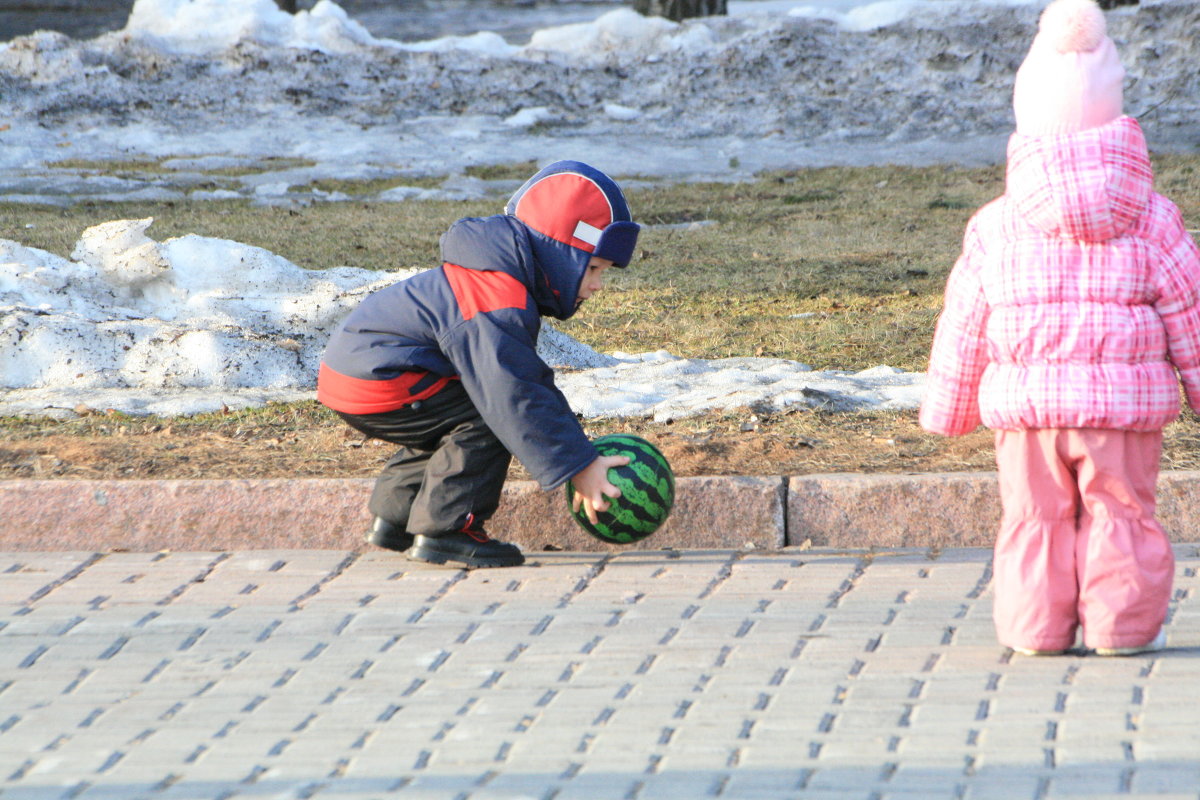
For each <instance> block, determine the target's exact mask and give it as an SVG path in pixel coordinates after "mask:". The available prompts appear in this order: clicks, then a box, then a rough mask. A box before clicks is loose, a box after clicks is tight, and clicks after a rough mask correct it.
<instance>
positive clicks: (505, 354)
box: [439, 309, 599, 489]
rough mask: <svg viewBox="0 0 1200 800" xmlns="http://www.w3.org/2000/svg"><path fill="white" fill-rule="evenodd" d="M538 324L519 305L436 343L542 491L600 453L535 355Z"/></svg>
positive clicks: (474, 321)
mask: <svg viewBox="0 0 1200 800" xmlns="http://www.w3.org/2000/svg"><path fill="white" fill-rule="evenodd" d="M540 323H541V320H540V317H538V315H537V314H536V312H532V311H526V310H521V309H503V310H499V311H492V312H486V313H480V314H476V315H475V316H473V317H472V318H471V319H469V320H466V321H463V322H461V323H460V324H458V325H456V326H454V327H453V328H451V329H450V330H448V331H447V332H446V333H444V334H443V335H442V337H441V340H440V341H439V346H440V347H441V349H442V352H443V353H445V354H446V356H447V357H448V358H449V359H450V361H451V362H452V363H453V364H454V365H455V366H456V367H457V368H458V371H459V376H460V377H461V378H462V384H463V388H464V389H466V391H467V394H468V395H469V396H470V398H471V400H472V402H474V403H475V407H476V408H478V409H479V413H480V415H481V416H482V417H483V419H484V421H485V422H486V423H487V424H488V427H490V428H491V429H492V431H493V432H494V433H495V434H496V436H497V438H499V439H500V441H501V442H503V443H504V446H505V447H507V448H508V450H509V452H511V453H512V454H513V455H514V456H516V457H517V459H518V460H519V461H520V462H521V463H522V464H523V465H524V466H525V468H526V469H527V470H529V473H530V474H531V475H532V476H533V477H534V479H535V480H536V481H537V482H538V483H539V484H540V485H541V486H542V488H543V489H554V488H557V487H559V486H561V485H562V484H564V483H566V482H567V480H569V479H570V478H571V477H572V476H574V475H575V474H576V473H578V472H579V471H580V470H582V469H583V468H584V467H586V466H587V465H588V464H590V463H591V462H592V461H593V460H594V459H595V458H596V456H597V455H599V454H598V453H597V451H596V448H595V446H594V445H593V444H592V443H591V442H590V441H589V440H588V438H587V435H586V434H585V433H584V431H583V427H582V426H581V425H580V424H579V420H578V419H576V417H575V413H574V412H573V411H572V410H571V406H570V404H569V403H568V402H567V398H566V397H564V396H563V394H562V392H560V391H559V390H558V387H556V386H555V385H554V370H552V369H551V368H550V367H549V366H547V364H546V363H545V362H544V361H542V359H541V358H540V357H539V356H538V354H537V338H536V337H537V331H538V330H539V327H540Z"/></svg>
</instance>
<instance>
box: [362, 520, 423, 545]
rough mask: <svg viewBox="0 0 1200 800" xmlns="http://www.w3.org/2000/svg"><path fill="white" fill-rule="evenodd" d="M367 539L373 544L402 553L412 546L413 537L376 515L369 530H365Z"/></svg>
mask: <svg viewBox="0 0 1200 800" xmlns="http://www.w3.org/2000/svg"><path fill="white" fill-rule="evenodd" d="M367 541H368V542H370V543H371V544H373V545H378V546H379V547H386V548H387V549H388V550H395V551H396V552H397V553H403V552H404V551H405V550H407V549H408V548H410V547H412V543H413V537H412V534H411V533H406V532H405V530H404V528H401V527H400V526H399V525H393V524H392V523H390V522H388V521H387V520H386V519H383V518H382V517H376V518H375V522H374V523H373V524H372V525H371V530H369V531H367Z"/></svg>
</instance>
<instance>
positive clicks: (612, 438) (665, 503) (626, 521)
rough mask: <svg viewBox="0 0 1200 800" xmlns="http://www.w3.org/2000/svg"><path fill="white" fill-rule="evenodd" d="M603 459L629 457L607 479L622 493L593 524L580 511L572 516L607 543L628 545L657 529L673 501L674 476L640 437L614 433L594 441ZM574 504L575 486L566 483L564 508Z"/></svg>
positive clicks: (568, 482) (661, 455)
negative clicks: (626, 461)
mask: <svg viewBox="0 0 1200 800" xmlns="http://www.w3.org/2000/svg"><path fill="white" fill-rule="evenodd" d="M593 444H594V445H596V449H597V450H599V451H600V455H602V456H628V457H629V463H628V464H627V465H626V466H623V467H610V468H609V470H608V480H609V483H611V484H612V485H613V486H616V487H617V488H618V489H620V490H621V496H620V497H617V498H609V503H610V505H609V508H608V510H607V511H598V512H597V517H598V519H597V521H596V524H594V525H593V524H592V522H591V520H589V519H588V518H587V514H586V513H584V511H583V509H582V508H580V509H579V510H578V511H572V512H571V516H572V517H574V518H575V521H576V522H578V523H579V526H580V527H581V528H583V529H584V530H585V531H587V532H588V533H590V534H591V535H592V536H595V537H596V538H597V539H599V540H600V541H602V542H607V543H608V544H630V543H632V542H636V541H638V540H640V539H645V538H646V537H647V536H649V535H650V534H652V533H654V532H655V531H656V530H658V528H659V526H660V525H662V524H663V522H664V521H665V520H666V519H667V515H668V514H670V513H671V505H672V504H673V503H674V502H675V474H674V473H673V472H672V471H671V465H670V464H669V463H667V459H666V456H664V455H663V454H662V452H661V451H660V450H659V449H658V448H657V447H655V446H654V445H652V444H650V443H649V442H647V441H646V440H645V439H643V438H642V437H640V436H634V435H633V434H628V433H614V434H610V435H608V436H601V437H600V438H598V439H596V440H595V441H594V442H593ZM574 501H575V487H574V486H573V485H572V484H571V482H570V481H567V509H568V510H569V509H570V508H571V506H572V505H573V504H574Z"/></svg>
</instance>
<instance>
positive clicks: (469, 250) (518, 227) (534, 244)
mask: <svg viewBox="0 0 1200 800" xmlns="http://www.w3.org/2000/svg"><path fill="white" fill-rule="evenodd" d="M504 211H505V213H504V215H502V216H496V217H484V218H468V219H463V220H459V221H458V222H456V223H455V224H454V225H453V226H452V227H451V228H450V230H449V231H447V232H446V233H445V234H444V235H443V236H442V258H443V259H445V260H446V261H449V262H450V263H452V264H458V265H459V266H460V267H467V268H468V269H482V270H499V271H502V272H506V273H509V274H511V275H512V276H513V277H514V278H516V279H517V280H519V281H521V283H523V284H524V285H525V286H526V287H527V288H528V289H529V290H530V292H531V293H532V294H533V298H534V300H535V302H536V303H537V306H538V312H539V313H540V314H542V315H543V316H552V317H556V318H558V319H567V318H568V317H570V316H571V315H572V314H574V313H575V307H576V299H577V298H578V297H579V288H580V286H581V285H582V284H583V276H584V274H585V273H586V272H587V266H588V263H589V262H590V261H591V260H592V256H593V255H595V256H598V257H601V258H606V259H608V260H610V261H612V262H613V263H614V264H615V265H617V266H619V267H624V266H625V265H627V264H628V263H629V261H630V259H631V258H632V256H633V251H634V248H635V247H636V245H637V239H638V233H639V231H640V227H639V226H638V225H637V223H635V222H633V220H632V217H631V216H630V213H629V204H628V203H627V202H626V201H625V195H624V194H623V193H622V192H621V189H620V187H618V186H617V184H616V183H615V182H614V181H613V179H612V178H610V177H608V176H607V175H605V174H604V173H603V172H601V171H600V170H598V169H596V168H595V167H591V166H588V165H587V164H584V163H582V162H580V161H555V162H554V163H552V164H550V165H548V166H546V167H544V168H542V169H541V170H539V171H538V173H537V174H536V175H534V176H533V177H532V178H530V179H529V180H528V181H526V182H525V184H524V185H523V186H521V188H520V189H518V190H517V191H516V193H515V194H513V196H512V197H511V198H509V201H508V203H507V204H506V205H505V207H504Z"/></svg>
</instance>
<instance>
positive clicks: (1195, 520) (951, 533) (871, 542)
mask: <svg viewBox="0 0 1200 800" xmlns="http://www.w3.org/2000/svg"><path fill="white" fill-rule="evenodd" d="M1198 511H1200V472H1196V471H1178V472H1164V473H1162V474H1160V475H1159V479H1158V513H1157V517H1158V520H1159V522H1160V523H1161V524H1162V526H1163V528H1164V530H1166V532H1167V535H1168V536H1169V537H1170V538H1171V541H1174V542H1194V541H1197V540H1200V513H1197V512H1198ZM787 520H788V529H787V530H788V535H787V540H788V543H789V544H792V545H800V544H804V543H806V542H807V543H809V544H811V545H812V546H814V547H842V548H868V547H880V548H892V547H938V548H947V547H991V546H992V544H993V543H994V542H995V536H996V530H997V529H998V528H999V526H1000V492H999V487H998V485H997V481H996V473H994V472H962V473H957V472H955V473H942V474H925V473H923V474H919V475H895V474H870V475H863V474H857V473H855V474H832V475H805V476H801V477H794V478H790V479H789V480H788V491H787Z"/></svg>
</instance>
